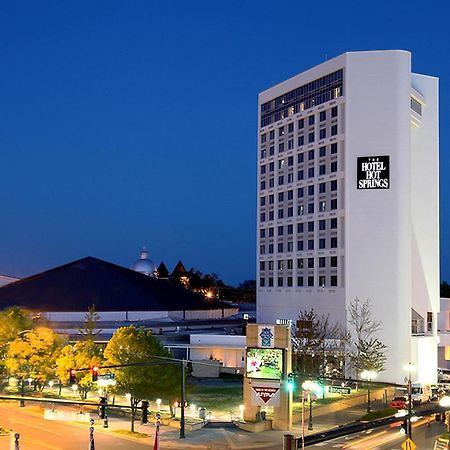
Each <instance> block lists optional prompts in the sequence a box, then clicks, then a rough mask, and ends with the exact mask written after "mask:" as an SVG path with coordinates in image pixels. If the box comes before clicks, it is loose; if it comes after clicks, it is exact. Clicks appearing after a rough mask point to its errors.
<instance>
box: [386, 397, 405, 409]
mask: <svg viewBox="0 0 450 450" xmlns="http://www.w3.org/2000/svg"><path fill="white" fill-rule="evenodd" d="M389 408H395V409H408V402H407V401H406V400H405V398H404V397H395V398H394V400H392V402H391V403H389Z"/></svg>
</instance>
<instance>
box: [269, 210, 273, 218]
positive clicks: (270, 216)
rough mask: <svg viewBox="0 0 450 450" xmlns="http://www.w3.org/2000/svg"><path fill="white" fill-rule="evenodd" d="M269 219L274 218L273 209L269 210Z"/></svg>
mask: <svg viewBox="0 0 450 450" xmlns="http://www.w3.org/2000/svg"><path fill="white" fill-rule="evenodd" d="M269 220H273V211H269Z"/></svg>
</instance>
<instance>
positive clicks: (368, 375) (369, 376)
mask: <svg viewBox="0 0 450 450" xmlns="http://www.w3.org/2000/svg"><path fill="white" fill-rule="evenodd" d="M376 376H377V373H376V372H375V371H373V370H364V371H363V372H361V378H362V379H364V380H367V412H368V413H370V381H371V380H373V379H374V378H375V377H376Z"/></svg>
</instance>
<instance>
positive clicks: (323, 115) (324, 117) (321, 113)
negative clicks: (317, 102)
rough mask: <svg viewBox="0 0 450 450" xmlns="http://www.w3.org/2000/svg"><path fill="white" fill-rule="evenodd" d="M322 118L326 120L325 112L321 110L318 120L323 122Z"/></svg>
mask: <svg viewBox="0 0 450 450" xmlns="http://www.w3.org/2000/svg"><path fill="white" fill-rule="evenodd" d="M324 120H327V112H326V111H321V112H320V121H321V122H323V121H324Z"/></svg>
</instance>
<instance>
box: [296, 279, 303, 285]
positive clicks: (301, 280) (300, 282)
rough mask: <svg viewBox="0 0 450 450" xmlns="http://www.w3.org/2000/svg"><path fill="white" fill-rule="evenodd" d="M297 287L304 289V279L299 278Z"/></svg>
mask: <svg viewBox="0 0 450 450" xmlns="http://www.w3.org/2000/svg"><path fill="white" fill-rule="evenodd" d="M297 286H298V287H303V277H297Z"/></svg>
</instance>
